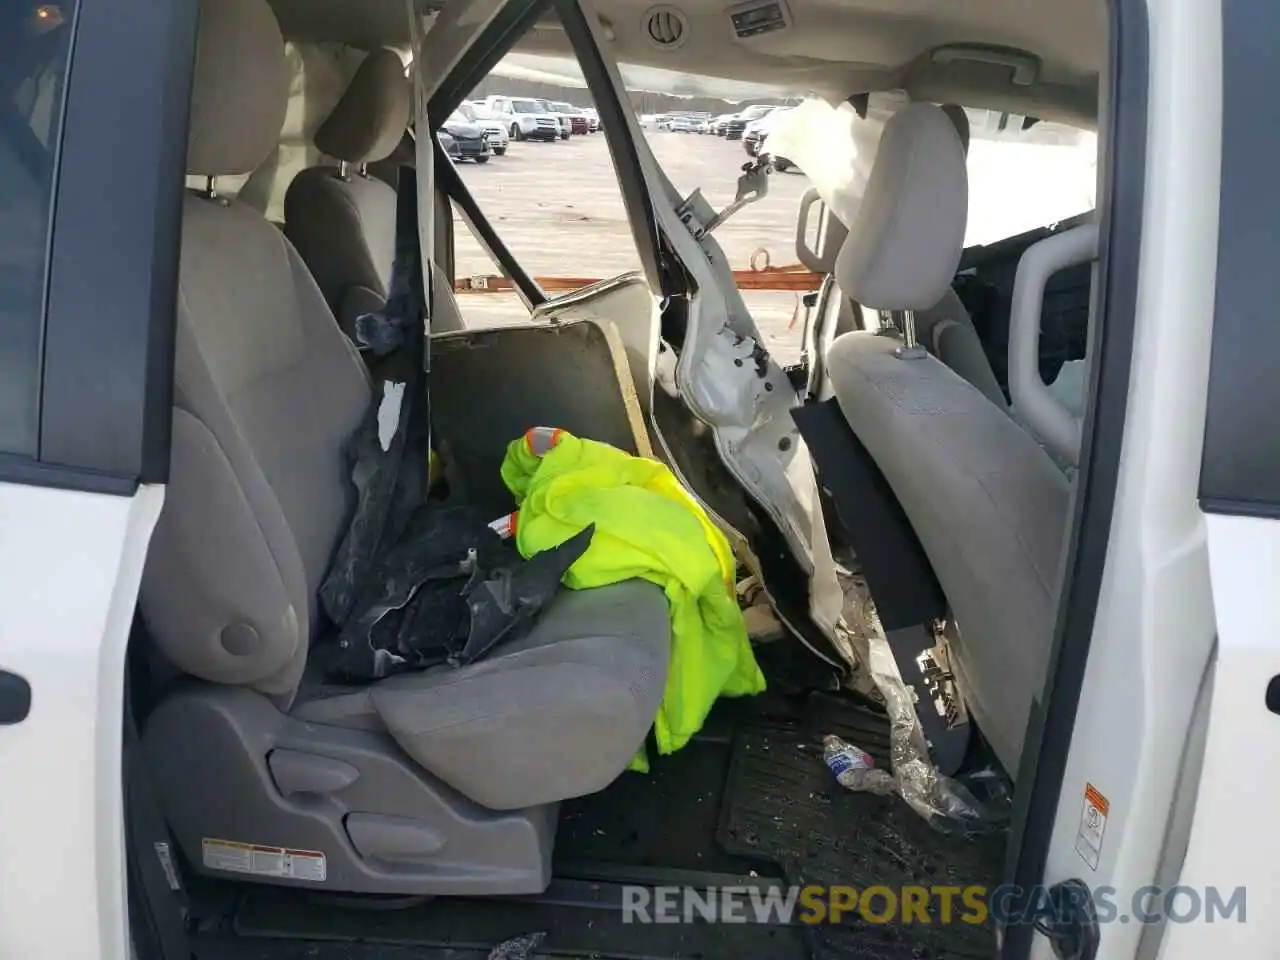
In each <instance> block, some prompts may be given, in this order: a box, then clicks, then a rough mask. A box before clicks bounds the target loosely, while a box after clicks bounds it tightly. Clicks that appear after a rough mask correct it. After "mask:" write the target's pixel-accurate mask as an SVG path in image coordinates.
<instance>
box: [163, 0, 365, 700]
mask: <svg viewBox="0 0 1280 960" xmlns="http://www.w3.org/2000/svg"><path fill="white" fill-rule="evenodd" d="M202 6H203V11H202V17H201V25H200V38H199V51H198V60H197V67H196V77H195V86H194V91H193V95H192V109H191V132H190V142H189V148H188V164H187V169H188V172H189V173H191V174H196V175H199V176H202V177H207V178H210V183H211V185H212V187H213V190H211V191H209V194H211V195H195V194H192V195H189V196H188V197H187V198H186V199H185V206H184V209H183V225H182V258H181V265H180V276H179V290H178V310H177V314H178V315H177V331H176V361H175V374H174V410H173V439H172V453H171V464H170V476H169V484H168V488H167V492H166V495H165V506H164V510H163V512H162V514H161V517H160V520H159V523H158V525H157V527H156V531H155V535H154V537H153V539H152V542H151V548H150V551H149V553H148V557H147V566H146V571H145V573H144V577H143V584H142V593H141V605H142V612H143V615H144V617H145V620H146V622H147V625H148V628H149V631H150V633H151V636H152V637H153V639H154V641H155V643H156V645H157V647H158V648H159V649H160V650H161V651H162V652H163V653H164V654H165V656H166V657H167V658H168V659H169V660H170V661H172V663H173V664H174V665H175V666H176V667H178V668H179V669H181V670H183V671H185V672H186V673H189V674H193V675H195V676H198V677H202V678H204V679H207V680H213V681H217V682H220V683H228V684H242V685H248V686H252V687H254V688H256V689H258V690H260V691H262V692H264V693H267V694H270V695H272V696H274V697H276V698H277V699H278V700H281V701H288V700H289V699H291V698H292V696H293V693H294V691H295V689H296V687H297V684H298V681H299V679H300V677H301V675H302V671H303V668H304V666H305V663H306V656H307V650H308V647H309V644H310V641H311V639H312V633H313V631H314V628H315V624H316V621H317V617H316V599H315V597H316V588H317V587H318V585H319V583H320V580H321V578H322V577H323V576H324V573H325V570H326V568H327V566H328V563H329V557H330V554H331V552H332V550H333V548H334V545H335V542H336V540H337V537H338V535H339V532H340V530H341V528H342V526H343V524H344V522H345V517H346V514H347V510H348V506H349V504H348V490H349V488H350V483H349V480H348V468H347V465H346V462H345V458H344V456H343V447H344V444H345V442H346V439H347V437H348V436H350V434H351V433H352V432H353V431H354V430H355V429H356V427H357V426H358V424H359V422H360V420H361V418H362V416H363V415H364V412H365V409H366V407H367V406H368V403H369V386H368V381H367V379H366V376H365V373H364V367H363V364H362V363H361V362H360V359H359V357H358V356H357V354H356V353H355V350H354V348H353V347H352V345H351V344H350V343H349V342H348V341H347V339H346V338H345V337H343V335H342V333H341V331H340V330H339V329H338V327H337V325H336V324H335V323H334V319H333V315H332V313H330V311H329V308H328V306H326V304H325V302H324V298H323V297H322V296H321V295H320V291H319V289H317V287H316V284H315V282H314V281H313V280H312V278H311V275H310V274H309V273H308V272H307V268H306V266H305V265H304V264H303V262H302V260H301V258H300V257H299V256H298V254H297V253H296V252H295V251H294V249H293V247H292V245H291V244H290V243H289V241H288V240H287V239H286V238H285V237H283V236H282V235H281V234H280V232H279V230H277V229H276V228H275V227H273V226H272V225H271V224H270V223H268V222H267V220H266V219H265V218H264V217H263V216H262V215H261V214H260V213H258V212H257V211H255V210H252V209H250V208H249V207H247V206H245V205H243V204H240V203H237V202H236V201H233V200H227V199H226V198H223V197H220V196H217V195H216V179H214V178H216V177H217V176H221V175H234V174H241V173H246V172H248V171H249V170H252V169H253V168H254V167H255V166H257V165H258V164H259V163H260V162H261V161H262V160H263V158H264V157H266V156H267V155H268V153H269V152H270V151H271V150H272V149H273V148H274V147H275V145H276V140H277V137H278V135H279V130H280V126H281V123H282V122H283V118H284V112H285V102H286V87H287V77H286V73H285V61H284V42H283V40H282V38H281V35H280V29H279V26H278V25H277V23H276V21H275V16H274V14H273V13H272V12H271V9H270V8H269V7H268V6H267V3H266V2H265V0H204V3H203V5H202Z"/></svg>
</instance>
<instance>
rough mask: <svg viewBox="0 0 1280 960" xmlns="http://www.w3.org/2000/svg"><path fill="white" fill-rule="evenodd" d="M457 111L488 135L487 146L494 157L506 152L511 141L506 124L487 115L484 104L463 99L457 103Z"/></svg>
mask: <svg viewBox="0 0 1280 960" xmlns="http://www.w3.org/2000/svg"><path fill="white" fill-rule="evenodd" d="M457 112H458V113H461V114H462V115H463V116H464V117H466V118H467V119H468V120H470V121H471V122H472V123H475V124H478V125H479V126H480V127H482V128H483V129H484V131H485V133H487V134H488V135H489V147H490V148H491V149H492V150H493V155H494V156H495V157H501V156H503V155H504V154H505V153H506V152H507V146H508V145H509V144H510V142H511V135H510V133H509V132H508V131H507V125H506V124H505V123H503V121H501V120H499V119H498V118H496V117H491V116H489V114H488V111H487V110H485V108H484V104H481V103H473V102H472V101H470V100H465V101H463V102H462V103H461V104H459V105H458V111H457Z"/></svg>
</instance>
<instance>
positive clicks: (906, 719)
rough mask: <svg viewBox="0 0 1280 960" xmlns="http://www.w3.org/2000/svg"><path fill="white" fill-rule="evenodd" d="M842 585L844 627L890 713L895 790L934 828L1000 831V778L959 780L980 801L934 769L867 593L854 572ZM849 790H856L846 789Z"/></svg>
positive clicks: (878, 787) (1003, 803) (1003, 814)
mask: <svg viewBox="0 0 1280 960" xmlns="http://www.w3.org/2000/svg"><path fill="white" fill-rule="evenodd" d="M841 582H842V585H843V586H844V588H845V612H844V619H845V625H846V627H847V628H848V630H849V631H850V633H851V634H852V635H853V636H856V637H857V638H858V645H859V646H860V647H864V648H865V649H866V651H867V660H866V666H867V668H868V672H869V673H870V675H871V680H872V681H873V682H874V684H875V686H876V689H877V690H878V691H879V693H880V696H881V698H883V701H884V705H885V710H886V712H887V713H888V714H889V724H890V732H889V743H890V761H891V765H892V769H893V775H892V777H893V784H894V788H895V789H894V792H896V793H897V794H898V795H899V796H901V797H902V799H903V800H905V801H906V802H907V804H908V805H909V806H910V807H911V808H912V809H913V810H915V811H916V812H917V813H918V814H920V816H922V817H924V818H925V819H926V820H928V821H929V823H930V824H931V825H932V826H934V827H936V828H937V829H939V830H943V831H946V832H949V833H984V832H989V831H991V830H996V829H1002V828H1003V827H1004V825H1005V824H1006V822H1007V811H1008V803H1009V791H1008V788H1007V784H1006V782H1005V780H1004V777H1003V775H1001V774H999V773H998V772H996V771H994V770H981V771H978V772H977V773H974V774H970V775H968V776H967V777H965V778H963V780H965V781H968V782H970V783H972V785H973V786H974V787H975V788H976V793H977V794H980V795H982V796H983V800H979V799H978V796H977V795H975V790H971V789H970V787H969V786H968V785H966V782H962V779H957V778H952V777H946V776H943V775H942V774H941V773H940V772H939V771H938V768H937V767H935V766H934V765H933V763H932V761H931V760H930V759H929V751H928V749H927V747H926V746H925V741H924V735H923V733H922V732H921V729H920V722H919V720H918V719H917V717H916V709H915V702H914V698H913V696H912V694H911V690H910V689H909V688H908V687H907V685H906V684H905V683H903V681H902V678H901V676H900V675H899V674H898V666H897V663H896V662H895V661H894V659H893V652H892V651H891V650H890V649H889V642H888V641H887V640H886V639H885V636H884V631H883V629H882V628H881V626H880V620H879V618H878V617H877V615H876V611H875V604H874V603H873V602H872V600H871V594H870V591H868V590H867V587H866V584H865V582H864V581H863V580H862V577H861V576H860V575H859V574H856V573H850V572H847V571H842V575H841ZM882 772H883V771H882ZM865 780H866V783H868V784H874V786H875V789H873V790H872V791H871V792H875V793H883V792H885V791H884V789H883V787H882V783H881V780H880V778H875V780H872V778H865ZM859 782H861V781H859ZM846 786H848V784H846ZM850 789H859V787H855V786H850ZM864 789H865V787H864Z"/></svg>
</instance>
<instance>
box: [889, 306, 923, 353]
mask: <svg viewBox="0 0 1280 960" xmlns="http://www.w3.org/2000/svg"><path fill="white" fill-rule="evenodd" d="M893 322H894V325H895V326H896V327H897V328H898V331H899V332H900V333H901V334H902V346H901V347H899V348H898V350H897V351H896V353H897V357H898V359H899V360H915V359H917V358H919V357H923V356H924V355H925V349H924V347H922V346H920V344H919V343H918V342H917V341H916V313H915V311H914V310H895V311H893Z"/></svg>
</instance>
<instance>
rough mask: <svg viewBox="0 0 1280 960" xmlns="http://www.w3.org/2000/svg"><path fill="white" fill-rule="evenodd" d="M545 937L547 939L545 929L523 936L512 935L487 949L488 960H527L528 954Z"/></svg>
mask: <svg viewBox="0 0 1280 960" xmlns="http://www.w3.org/2000/svg"><path fill="white" fill-rule="evenodd" d="M545 939H547V934H546V931H545V930H539V931H538V932H537V933H526V934H525V935H524V936H523V937H512V938H511V939H510V940H504V941H503V942H502V943H500V944H498V945H497V946H496V947H494V948H493V949H492V950H491V951H489V960H529V956H530V954H532V953H533V951H534V950H536V949H538V947H540V946H541V945H542V941H543V940H545Z"/></svg>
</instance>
